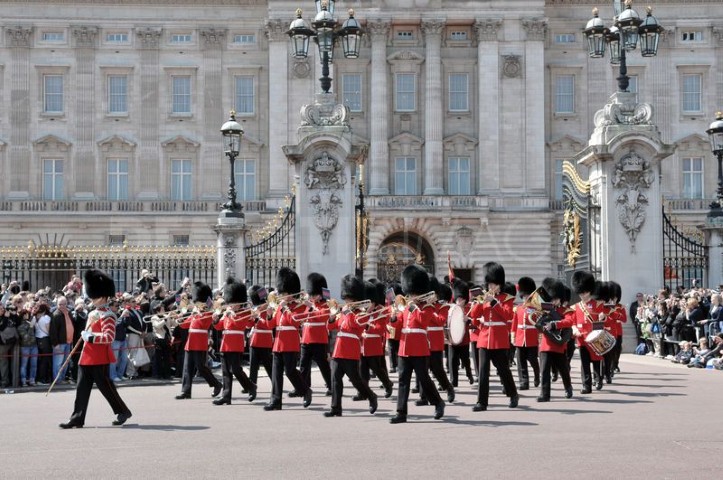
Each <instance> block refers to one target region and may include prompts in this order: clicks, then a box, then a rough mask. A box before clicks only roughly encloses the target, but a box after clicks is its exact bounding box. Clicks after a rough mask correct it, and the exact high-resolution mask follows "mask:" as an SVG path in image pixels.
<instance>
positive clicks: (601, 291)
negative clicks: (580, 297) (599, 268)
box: [592, 280, 610, 303]
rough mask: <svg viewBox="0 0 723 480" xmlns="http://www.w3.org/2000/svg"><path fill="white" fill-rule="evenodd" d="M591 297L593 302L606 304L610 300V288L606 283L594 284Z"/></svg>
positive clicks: (598, 282)
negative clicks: (597, 301) (598, 301)
mask: <svg viewBox="0 0 723 480" xmlns="http://www.w3.org/2000/svg"><path fill="white" fill-rule="evenodd" d="M592 296H593V298H594V299H595V300H600V301H601V302H605V303H607V302H608V301H609V300H610V288H609V286H608V282H601V281H599V280H598V281H597V282H595V289H594V290H593V292H592Z"/></svg>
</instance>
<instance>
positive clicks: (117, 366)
mask: <svg viewBox="0 0 723 480" xmlns="http://www.w3.org/2000/svg"><path fill="white" fill-rule="evenodd" d="M127 346H128V341H127V340H123V341H122V342H119V341H118V340H114V341H113V346H112V348H113V355H115V358H116V361H115V363H111V364H110V369H109V374H110V379H111V380H113V379H115V378H123V375H125V373H126V367H127V366H128V350H127V348H126V347H127Z"/></svg>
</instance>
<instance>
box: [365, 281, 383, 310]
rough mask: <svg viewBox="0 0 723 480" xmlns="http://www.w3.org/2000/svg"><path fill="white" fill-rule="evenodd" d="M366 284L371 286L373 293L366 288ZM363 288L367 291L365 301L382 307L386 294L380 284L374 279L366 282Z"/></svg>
mask: <svg viewBox="0 0 723 480" xmlns="http://www.w3.org/2000/svg"><path fill="white" fill-rule="evenodd" d="M367 283H369V284H371V285H372V287H373V288H374V291H373V292H372V291H371V290H369V289H368V288H367V285H366V284H367ZM364 286H365V288H366V291H367V297H366V298H367V300H371V301H372V302H374V303H376V304H377V305H384V304H385V303H387V296H386V293H387V292H386V288H384V284H383V283H382V282H380V281H379V280H377V279H376V278H370V279H369V281H368V282H365V285H364Z"/></svg>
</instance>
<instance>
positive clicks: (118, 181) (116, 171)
mask: <svg viewBox="0 0 723 480" xmlns="http://www.w3.org/2000/svg"><path fill="white" fill-rule="evenodd" d="M108 200H113V201H119V200H128V160H127V159H125V158H110V159H108Z"/></svg>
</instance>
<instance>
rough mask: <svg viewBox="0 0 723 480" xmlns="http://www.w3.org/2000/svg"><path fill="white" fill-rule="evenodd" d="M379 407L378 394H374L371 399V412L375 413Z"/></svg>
mask: <svg viewBox="0 0 723 480" xmlns="http://www.w3.org/2000/svg"><path fill="white" fill-rule="evenodd" d="M378 407H379V403H378V402H377V396H376V395H374V396H373V397H372V398H370V399H369V413H371V414H372V415H374V412H376V411H377V408H378Z"/></svg>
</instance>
